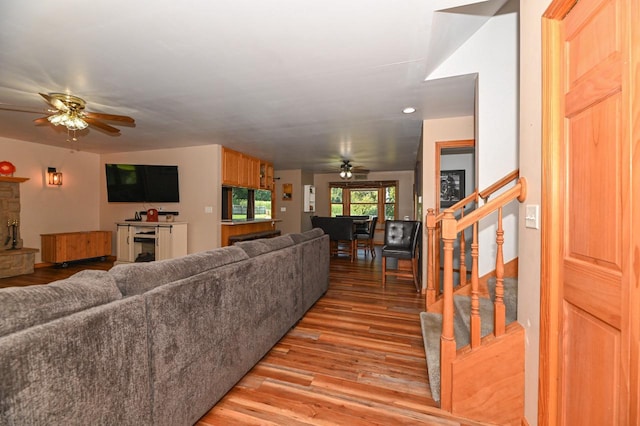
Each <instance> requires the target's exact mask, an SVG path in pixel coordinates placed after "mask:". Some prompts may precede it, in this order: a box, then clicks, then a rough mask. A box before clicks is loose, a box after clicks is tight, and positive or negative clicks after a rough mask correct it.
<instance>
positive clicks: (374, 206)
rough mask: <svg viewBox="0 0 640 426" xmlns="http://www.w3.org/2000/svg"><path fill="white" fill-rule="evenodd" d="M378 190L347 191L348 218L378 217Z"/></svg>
mask: <svg viewBox="0 0 640 426" xmlns="http://www.w3.org/2000/svg"><path fill="white" fill-rule="evenodd" d="M378 191H379V190H378V189H351V190H349V198H350V199H351V203H349V215H350V216H380V215H379V214H378V198H379V197H378Z"/></svg>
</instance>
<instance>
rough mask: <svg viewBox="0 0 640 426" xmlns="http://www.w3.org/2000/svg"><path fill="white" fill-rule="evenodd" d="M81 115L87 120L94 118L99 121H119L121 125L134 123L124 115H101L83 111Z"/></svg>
mask: <svg viewBox="0 0 640 426" xmlns="http://www.w3.org/2000/svg"><path fill="white" fill-rule="evenodd" d="M83 114H84V116H85V117H87V118H94V119H99V120H108V121H120V122H122V123H130V124H133V123H135V122H136V121H135V120H134V119H133V118H131V117H128V116H126V115H115V114H103V113H101V112H88V111H85V112H84V113H83Z"/></svg>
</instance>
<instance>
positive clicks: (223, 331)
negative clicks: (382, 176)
mask: <svg viewBox="0 0 640 426" xmlns="http://www.w3.org/2000/svg"><path fill="white" fill-rule="evenodd" d="M328 284H329V237H328V236H327V235H324V234H323V232H322V231H321V230H320V229H313V230H311V231H308V232H305V233H302V234H288V235H284V236H281V237H276V238H270V239H264V240H254V241H246V242H241V243H237V244H236V245H235V246H231V247H224V248H220V249H215V250H211V251H207V252H201V253H195V254H190V255H187V256H185V257H181V258H178V259H170V260H163V261H158V262H150V263H137V264H122V265H116V266H114V267H113V268H112V269H111V270H110V271H91V270H86V271H82V272H79V273H77V274H75V275H73V276H71V277H70V278H68V279H65V280H61V281H57V282H54V283H50V284H48V285H41V286H30V287H11V288H6V289H0V425H40V424H47V425H57V424H60V425H62V424H64V425H72V424H77V425H87V424H104V425H116V424H117V425H172V426H173V425H191V424H193V423H195V422H196V421H197V420H198V419H199V418H200V417H201V416H203V415H204V414H205V413H206V412H207V411H208V410H209V409H210V408H211V407H213V406H214V405H215V403H216V402H217V401H218V400H219V399H220V398H222V396H224V394H225V393H226V392H227V391H228V390H229V389H231V388H232V387H233V385H234V384H235V383H237V382H238V380H240V379H241V378H242V377H243V376H244V375H245V374H246V373H247V372H248V371H249V370H250V369H251V368H252V367H253V366H254V365H255V364H256V363H257V362H258V361H259V360H260V358H262V357H263V356H264V355H265V354H266V353H267V352H268V351H269V349H271V347H273V345H274V344H276V343H277V342H278V340H279V339H280V338H281V337H282V336H283V335H284V334H286V332H287V331H288V330H289V329H290V328H291V327H292V326H294V325H295V324H296V322H297V321H298V320H300V318H302V316H303V315H304V314H305V312H306V311H307V310H308V309H309V308H310V307H311V306H312V305H313V304H314V303H315V302H316V301H317V300H318V299H319V298H320V297H321V296H322V294H323V293H324V292H326V290H327V288H328Z"/></svg>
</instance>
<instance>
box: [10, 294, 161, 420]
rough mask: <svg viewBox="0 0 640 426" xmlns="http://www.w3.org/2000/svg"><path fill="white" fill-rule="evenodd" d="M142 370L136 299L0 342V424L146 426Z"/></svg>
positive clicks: (144, 356)
mask: <svg viewBox="0 0 640 426" xmlns="http://www.w3.org/2000/svg"><path fill="white" fill-rule="evenodd" d="M114 286H115V284H114ZM148 366H149V351H148V345H147V325H146V312H145V305H144V300H143V298H142V297H129V298H125V299H120V300H116V301H114V302H111V303H107V304H104V305H100V306H96V307H93V308H90V309H86V310H83V311H80V312H76V313H73V314H71V315H67V316H64V317H62V318H58V319H56V320H54V321H49V322H47V323H45V324H40V325H37V326H34V327H29V328H27V329H24V330H20V331H18V332H15V333H11V334H9V335H6V336H2V337H0V377H2V385H0V425H89V424H100V425H118V426H121V425H122V426H125V425H132V426H133V425H136V426H138V425H151V424H152V422H151V396H150V380H149V367H148Z"/></svg>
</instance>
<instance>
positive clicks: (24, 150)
mask: <svg viewBox="0 0 640 426" xmlns="http://www.w3.org/2000/svg"><path fill="white" fill-rule="evenodd" d="M0 161H10V162H11V163H13V164H14V165H15V166H16V172H15V174H14V176H16V177H26V178H29V180H28V181H26V182H24V183H22V184H20V204H21V206H20V232H21V235H22V239H23V243H24V246H25V247H31V248H37V249H39V250H40V249H41V244H40V234H50V233H56V232H72V231H91V230H98V229H100V221H99V217H100V210H99V208H100V205H99V197H100V192H99V191H98V187H99V182H100V177H99V173H98V172H99V165H100V157H99V156H98V155H97V154H90V153H87V152H82V151H73V150H71V149H69V148H57V147H52V146H47V145H42V144H36V143H30V142H24V141H17V140H13V139H7V138H0ZM47 167H55V168H56V169H57V170H58V171H59V172H62V175H63V185H62V186H55V187H54V186H49V185H47V183H46V180H45V179H46V170H47ZM41 259H42V256H41V253H40V252H39V253H37V254H36V258H35V261H36V263H40V262H41Z"/></svg>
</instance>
